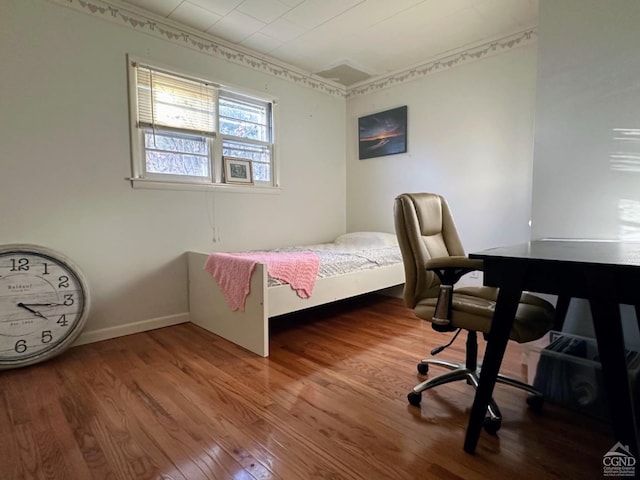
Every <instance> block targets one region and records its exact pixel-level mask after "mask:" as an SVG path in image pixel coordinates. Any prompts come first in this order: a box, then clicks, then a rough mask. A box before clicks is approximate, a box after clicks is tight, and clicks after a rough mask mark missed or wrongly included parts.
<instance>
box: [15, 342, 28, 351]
mask: <svg viewBox="0 0 640 480" xmlns="http://www.w3.org/2000/svg"><path fill="white" fill-rule="evenodd" d="M13 348H14V350H15V351H16V352H18V353H24V352H26V351H27V341H26V340H18V341H17V342H16V345H15V347H13Z"/></svg>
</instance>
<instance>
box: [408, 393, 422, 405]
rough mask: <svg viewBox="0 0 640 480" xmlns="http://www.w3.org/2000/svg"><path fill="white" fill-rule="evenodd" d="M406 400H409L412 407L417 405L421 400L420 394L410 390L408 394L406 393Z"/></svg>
mask: <svg viewBox="0 0 640 480" xmlns="http://www.w3.org/2000/svg"><path fill="white" fill-rule="evenodd" d="M407 400H409V403H410V404H411V405H413V406H414V407H419V406H420V401H421V400H422V394H420V393H416V392H410V393H409V395H407Z"/></svg>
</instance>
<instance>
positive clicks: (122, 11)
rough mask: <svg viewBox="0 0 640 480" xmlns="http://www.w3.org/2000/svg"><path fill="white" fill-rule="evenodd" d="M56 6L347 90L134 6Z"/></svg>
mask: <svg viewBox="0 0 640 480" xmlns="http://www.w3.org/2000/svg"><path fill="white" fill-rule="evenodd" d="M48 1H49V2H51V3H54V4H56V5H61V6H65V7H68V8H71V9H73V10H76V11H79V12H82V13H85V14H88V15H91V16H92V17H96V18H101V19H103V20H107V21H109V22H112V23H116V24H119V25H120V26H123V27H128V28H132V29H134V30H136V31H139V32H143V33H146V34H148V35H151V36H154V37H156V38H160V39H162V40H166V41H169V42H172V43H176V44H179V45H182V46H184V47H187V48H190V49H192V50H197V51H199V52H201V53H204V54H207V55H210V56H212V57H216V58H220V59H223V60H226V61H229V62H233V63H236V64H239V65H243V66H245V67H249V68H252V69H254V70H259V71H262V72H264V73H268V74H270V75H273V76H274V77H278V78H282V79H284V80H288V81H290V82H293V83H296V84H298V85H303V86H305V87H309V88H312V89H315V90H319V91H321V92H323V93H326V94H328V95H332V96H337V97H345V95H346V87H345V86H343V85H340V84H337V83H334V82H331V81H330V80H326V79H324V78H321V77H319V76H316V75H313V74H309V73H307V72H304V71H303V70H301V69H298V68H296V67H294V66H292V65H287V64H286V63H284V62H280V61H278V60H276V59H273V58H269V57H267V56H262V55H260V54H258V53H257V52H254V51H251V50H248V49H244V48H242V47H239V46H238V45H232V44H230V43H229V42H225V41H224V40H222V39H219V38H217V37H215V36H213V35H208V34H206V33H203V32H197V31H195V30H191V29H189V28H188V27H186V26H184V25H180V24H178V23H176V22H173V21H171V20H169V19H166V18H162V17H160V16H157V15H154V14H152V13H150V12H146V11H142V10H140V9H138V8H136V7H134V6H130V5H126V6H125V5H124V4H121V3H119V2H117V1H114V0H108V1H106V0H48Z"/></svg>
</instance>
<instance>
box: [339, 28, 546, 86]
mask: <svg viewBox="0 0 640 480" xmlns="http://www.w3.org/2000/svg"><path fill="white" fill-rule="evenodd" d="M537 39H538V32H537V29H536V27H530V28H528V29H526V30H524V31H520V32H518V33H514V34H511V35H508V36H505V37H501V38H498V39H495V40H492V41H489V42H485V43H482V44H481V45H476V46H473V47H468V46H467V47H465V48H464V49H460V50H459V51H457V52H455V53H452V54H449V55H446V56H441V57H438V58H436V59H433V60H431V61H428V62H426V63H421V64H419V65H415V66H413V67H409V68H403V69H401V70H397V71H395V72H393V73H390V74H387V75H380V76H378V77H376V78H374V79H369V80H365V81H364V82H361V83H358V84H356V85H352V86H350V87H349V88H348V89H347V98H353V97H357V96H362V95H367V94H369V93H372V92H375V91H377V90H382V89H384V88H390V87H395V86H397V85H401V84H403V83H407V82H411V81H413V80H417V79H419V78H422V77H426V76H428V75H431V74H434V73H437V72H441V71H443V70H448V69H450V68H453V67H457V66H459V65H463V64H465V63H470V62H475V61H476V60H480V59H482V58H486V57H490V56H492V55H497V54H500V53H503V52H505V51H507V50H511V49H513V48H517V47H522V46H524V45H529V44H532V43H535V42H536V41H537Z"/></svg>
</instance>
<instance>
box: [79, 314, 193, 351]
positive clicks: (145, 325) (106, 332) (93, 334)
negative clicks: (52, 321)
mask: <svg viewBox="0 0 640 480" xmlns="http://www.w3.org/2000/svg"><path fill="white" fill-rule="evenodd" d="M188 321H190V317H189V313H188V312H187V313H177V314H175V315H168V316H166V317H157V318H150V319H149V320H142V321H141V322H135V323H128V324H126V325H119V326H117V327H109V328H101V329H99V330H91V331H88V332H83V333H81V334H80V336H79V337H78V339H77V340H76V341H75V342H74V343H73V346H77V345H85V344H87V343H93V342H100V341H102V340H109V339H110V338H117V337H123V336H124V335H131V334H133V333H140V332H146V331H147V330H154V329H156V328H163V327H170V326H172V325H178V324H180V323H185V322H188Z"/></svg>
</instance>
